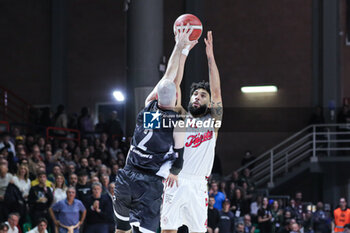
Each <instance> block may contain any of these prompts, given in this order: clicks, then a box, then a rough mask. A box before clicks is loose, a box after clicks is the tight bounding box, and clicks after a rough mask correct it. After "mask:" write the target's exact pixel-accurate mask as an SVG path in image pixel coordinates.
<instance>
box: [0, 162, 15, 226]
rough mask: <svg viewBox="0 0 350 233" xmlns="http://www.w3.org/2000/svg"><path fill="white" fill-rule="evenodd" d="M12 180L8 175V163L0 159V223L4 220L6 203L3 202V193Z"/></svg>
mask: <svg viewBox="0 0 350 233" xmlns="http://www.w3.org/2000/svg"><path fill="white" fill-rule="evenodd" d="M12 179H13V176H12V175H11V174H10V173H8V162H7V160H5V159H0V221H1V222H2V221H4V220H5V219H6V217H7V216H6V215H7V213H6V203H5V202H4V198H5V192H6V188H7V186H8V184H9V183H10V181H11V180H12Z"/></svg>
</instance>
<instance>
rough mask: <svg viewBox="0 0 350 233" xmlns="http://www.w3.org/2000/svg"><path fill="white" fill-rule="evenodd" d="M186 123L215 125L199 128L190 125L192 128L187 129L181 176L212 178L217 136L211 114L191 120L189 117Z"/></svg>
mask: <svg viewBox="0 0 350 233" xmlns="http://www.w3.org/2000/svg"><path fill="white" fill-rule="evenodd" d="M186 121H191V123H193V122H197V121H202V122H210V123H213V124H210V125H209V126H208V125H205V126H203V127H198V124H197V127H196V125H195V124H190V125H191V126H192V127H187V128H186V136H185V146H184V163H183V168H182V170H181V172H180V174H179V176H181V174H183V175H186V174H187V175H195V176H210V174H211V169H212V168H213V163H214V155H215V145H216V135H215V128H214V121H213V119H212V117H211V115H210V114H207V115H205V116H203V117H201V118H191V117H190V116H188V117H187V118H186Z"/></svg>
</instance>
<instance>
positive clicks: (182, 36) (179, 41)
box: [175, 23, 198, 50]
mask: <svg viewBox="0 0 350 233" xmlns="http://www.w3.org/2000/svg"><path fill="white" fill-rule="evenodd" d="M192 32H193V28H190V24H189V23H188V24H187V25H186V26H183V24H182V23H181V26H180V30H178V31H176V32H175V41H176V46H178V47H179V48H180V49H188V50H191V49H192V48H193V47H194V46H195V45H196V44H197V43H198V40H193V41H191V40H190V35H191V33H192Z"/></svg>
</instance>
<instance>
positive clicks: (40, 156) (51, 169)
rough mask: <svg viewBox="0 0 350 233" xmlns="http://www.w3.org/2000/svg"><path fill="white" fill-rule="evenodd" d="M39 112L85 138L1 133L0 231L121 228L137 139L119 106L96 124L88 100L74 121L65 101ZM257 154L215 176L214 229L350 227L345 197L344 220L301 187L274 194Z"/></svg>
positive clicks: (276, 232) (212, 232)
mask: <svg viewBox="0 0 350 233" xmlns="http://www.w3.org/2000/svg"><path fill="white" fill-rule="evenodd" d="M38 119H39V121H40V124H41V125H45V126H56V127H60V128H67V127H68V128H69V127H70V128H72V127H73V126H74V127H75V128H77V129H79V130H80V132H81V133H82V138H81V140H80V142H78V141H75V140H72V139H74V136H72V135H70V133H69V132H66V131H62V130H56V131H55V132H53V134H52V135H51V136H52V137H50V138H49V139H48V138H46V137H45V136H44V135H42V134H40V133H37V132H34V133H32V134H30V133H24V131H23V130H22V129H21V128H18V127H12V129H11V132H5V133H2V135H1V137H0V233H2V232H11V233H12V232H16V233H17V232H23V233H24V232H27V231H30V232H31V233H34V232H40V233H44V232H50V233H53V232H59V233H66V232H68V233H73V232H74V233H78V232H87V233H94V232H96V233H109V232H110V233H112V232H113V233H114V227H115V225H114V219H113V216H114V213H113V208H112V203H113V192H114V191H113V190H114V180H115V177H116V175H117V173H118V170H119V169H121V168H123V167H124V165H125V160H126V155H127V152H128V150H129V147H130V140H131V138H130V137H127V138H125V137H123V136H124V135H123V130H122V128H121V124H120V122H119V120H118V118H117V113H116V112H112V113H111V115H110V118H109V119H108V120H107V121H104V120H103V119H100V121H99V123H98V124H96V125H93V122H92V119H91V117H90V115H89V112H88V109H86V108H83V109H82V111H81V115H80V116H77V117H76V121H75V123H74V122H73V123H72V122H70V121H69V118H68V117H67V115H66V114H65V112H64V107H63V106H59V107H58V109H57V112H56V113H55V114H54V115H50V114H49V112H47V113H46V114H45V111H44V112H43V113H42V115H41V117H39V118H38ZM62 137H64V138H65V139H64V140H62ZM55 138H56V139H55ZM57 138H60V139H57ZM254 159H255V157H254V156H253V155H252V154H251V153H250V152H249V151H247V152H246V154H245V156H244V158H243V160H242V164H241V165H247V164H248V165H249V166H247V168H246V169H244V170H243V171H242V173H238V172H237V171H233V172H232V174H230V175H229V176H227V177H223V176H221V175H217V174H213V175H212V176H211V177H210V178H209V186H208V193H209V200H207V202H208V207H209V208H208V222H207V226H208V233H219V232H220V233H235V232H237V233H241V232H244V233H253V232H261V233H285V232H293V233H295V232H300V233H303V232H305V233H307V232H309V233H312V232H314V233H317V232H321V233H326V232H332V231H334V229H338V230H339V231H337V230H335V232H346V231H348V225H347V224H350V210H349V209H347V207H346V206H347V203H346V200H345V199H344V198H341V199H340V201H339V205H340V207H339V208H340V212H339V216H340V219H341V220H339V219H337V217H336V216H337V213H336V210H334V211H333V210H331V207H330V206H329V205H326V204H323V203H322V202H319V203H314V204H313V203H310V202H307V201H304V200H303V195H302V193H301V192H297V193H296V194H295V196H294V197H293V198H284V197H280V198H279V197H277V198H276V197H268V196H266V193H263V192H259V190H257V189H256V185H255V183H254V180H253V179H252V177H251V171H250V169H252V168H253V167H254V163H252V162H253V161H254ZM344 213H346V214H345V217H344V218H343V219H345V220H344V221H343V220H342V216H343V215H344ZM337 221H338V222H337ZM339 221H340V223H339ZM332 222H334V224H333V226H332ZM337 227H338V228H337ZM181 231H186V229H183V230H180V232H181ZM349 232H350V231H349Z"/></svg>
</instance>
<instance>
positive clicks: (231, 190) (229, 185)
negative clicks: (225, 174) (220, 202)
mask: <svg viewBox="0 0 350 233" xmlns="http://www.w3.org/2000/svg"><path fill="white" fill-rule="evenodd" d="M235 190H236V185H235V183H234V182H232V181H228V182H226V197H227V198H228V199H229V200H232V198H233V196H234V195H235Z"/></svg>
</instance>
